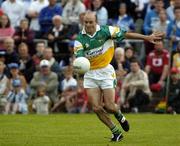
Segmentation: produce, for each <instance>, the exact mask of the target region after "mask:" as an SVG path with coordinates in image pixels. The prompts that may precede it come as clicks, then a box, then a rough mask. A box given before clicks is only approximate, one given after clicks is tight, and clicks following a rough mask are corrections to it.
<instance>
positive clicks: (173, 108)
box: [167, 67, 180, 113]
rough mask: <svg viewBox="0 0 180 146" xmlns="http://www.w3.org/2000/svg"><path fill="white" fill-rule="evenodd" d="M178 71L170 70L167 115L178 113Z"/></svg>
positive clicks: (179, 84)
mask: <svg viewBox="0 0 180 146" xmlns="http://www.w3.org/2000/svg"><path fill="white" fill-rule="evenodd" d="M179 73H180V72H179V71H178V69H177V68H175V67H173V68H172V69H171V81H170V85H169V95H168V108H167V112H169V113H180V78H179Z"/></svg>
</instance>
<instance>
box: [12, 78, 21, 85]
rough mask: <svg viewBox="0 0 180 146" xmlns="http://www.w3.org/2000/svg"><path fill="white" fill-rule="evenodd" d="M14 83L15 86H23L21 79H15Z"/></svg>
mask: <svg viewBox="0 0 180 146" xmlns="http://www.w3.org/2000/svg"><path fill="white" fill-rule="evenodd" d="M12 85H13V87H20V86H21V80H20V79H13V81H12Z"/></svg>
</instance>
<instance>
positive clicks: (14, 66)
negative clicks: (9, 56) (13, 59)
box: [8, 63, 19, 69]
mask: <svg viewBox="0 0 180 146" xmlns="http://www.w3.org/2000/svg"><path fill="white" fill-rule="evenodd" d="M8 67H9V68H10V69H12V68H16V69H18V68H19V65H18V64H17V63H10V64H8Z"/></svg>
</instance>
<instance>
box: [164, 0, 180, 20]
mask: <svg viewBox="0 0 180 146" xmlns="http://www.w3.org/2000/svg"><path fill="white" fill-rule="evenodd" d="M175 7H180V1H179V0H173V3H172V4H171V5H170V6H169V7H168V8H167V10H166V11H167V15H168V17H169V18H171V20H172V21H174V19H175V16H174V8H175Z"/></svg>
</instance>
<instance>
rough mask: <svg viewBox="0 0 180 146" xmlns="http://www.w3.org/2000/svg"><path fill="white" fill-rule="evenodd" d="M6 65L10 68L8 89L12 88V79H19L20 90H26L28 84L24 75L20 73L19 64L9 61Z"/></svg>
mask: <svg viewBox="0 0 180 146" xmlns="http://www.w3.org/2000/svg"><path fill="white" fill-rule="evenodd" d="M8 67H9V69H10V77H9V83H8V88H9V90H13V80H15V79H19V80H20V81H21V90H24V91H26V89H27V86H28V85H27V82H26V79H25V77H24V76H23V75H20V72H19V65H18V64H17V63H10V64H8Z"/></svg>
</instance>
